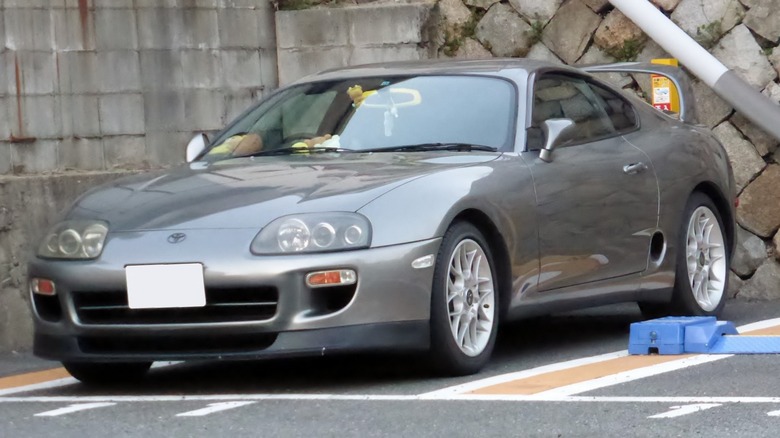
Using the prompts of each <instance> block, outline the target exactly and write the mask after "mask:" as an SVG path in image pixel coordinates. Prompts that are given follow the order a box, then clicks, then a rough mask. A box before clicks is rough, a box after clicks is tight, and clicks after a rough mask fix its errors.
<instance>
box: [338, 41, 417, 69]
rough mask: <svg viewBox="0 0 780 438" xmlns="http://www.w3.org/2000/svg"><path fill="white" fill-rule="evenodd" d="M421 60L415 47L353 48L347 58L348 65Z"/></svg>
mask: <svg viewBox="0 0 780 438" xmlns="http://www.w3.org/2000/svg"><path fill="white" fill-rule="evenodd" d="M421 58H422V53H421V52H420V49H419V48H418V47H417V46H416V45H406V46H389V47H355V48H354V49H353V50H352V53H351V54H350V56H349V59H348V61H347V62H348V63H349V65H359V64H369V63H374V62H392V61H414V60H418V59H421Z"/></svg>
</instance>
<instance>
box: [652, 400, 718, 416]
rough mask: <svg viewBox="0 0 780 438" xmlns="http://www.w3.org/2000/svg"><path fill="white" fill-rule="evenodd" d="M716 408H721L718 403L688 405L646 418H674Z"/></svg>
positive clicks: (675, 407)
mask: <svg viewBox="0 0 780 438" xmlns="http://www.w3.org/2000/svg"><path fill="white" fill-rule="evenodd" d="M718 406H722V405H720V404H718V403H701V404H698V405H688V406H672V407H671V408H670V410H669V411H667V412H663V413H660V414H655V415H651V416H649V417H647V418H676V417H682V416H683V415H688V414H692V413H694V412H701V411H705V410H707V409H712V408H716V407H718Z"/></svg>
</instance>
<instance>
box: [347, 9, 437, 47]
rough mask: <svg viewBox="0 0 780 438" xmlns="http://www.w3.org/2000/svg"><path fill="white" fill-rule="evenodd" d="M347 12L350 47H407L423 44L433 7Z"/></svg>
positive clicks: (350, 10) (354, 10)
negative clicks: (383, 45)
mask: <svg viewBox="0 0 780 438" xmlns="http://www.w3.org/2000/svg"><path fill="white" fill-rule="evenodd" d="M344 10H345V12H346V18H347V20H348V24H349V27H348V28H349V42H350V44H352V45H354V46H366V45H371V44H407V43H419V42H422V40H423V33H424V30H425V26H426V23H427V21H428V17H429V16H430V11H431V5H427V4H420V3H417V4H407V5H389V6H384V7H369V8H361V7H356V8H345V9H344Z"/></svg>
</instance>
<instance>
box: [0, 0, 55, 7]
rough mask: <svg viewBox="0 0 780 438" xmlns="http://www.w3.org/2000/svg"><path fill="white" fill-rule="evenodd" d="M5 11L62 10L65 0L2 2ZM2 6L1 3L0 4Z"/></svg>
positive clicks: (10, 0) (16, 0) (15, 0)
mask: <svg viewBox="0 0 780 438" xmlns="http://www.w3.org/2000/svg"><path fill="white" fill-rule="evenodd" d="M4 1H5V7H6V9H24V8H36V9H40V8H47V7H51V8H64V7H65V0H4ZM0 4H2V2H0Z"/></svg>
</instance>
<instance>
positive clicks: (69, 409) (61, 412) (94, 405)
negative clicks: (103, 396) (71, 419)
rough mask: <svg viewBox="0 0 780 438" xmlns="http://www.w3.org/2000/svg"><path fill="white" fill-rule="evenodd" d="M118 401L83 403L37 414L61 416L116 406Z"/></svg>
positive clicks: (41, 415)
mask: <svg viewBox="0 0 780 438" xmlns="http://www.w3.org/2000/svg"><path fill="white" fill-rule="evenodd" d="M115 404H116V403H108V402H104V403H81V404H76V405H70V406H66V407H64V408H59V409H54V410H53V411H46V412H41V413H39V414H35V416H36V417H59V416H60V415H65V414H70V413H73V412H80V411H86V410H89V409H97V408H105V407H107V406H114V405H115Z"/></svg>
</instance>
